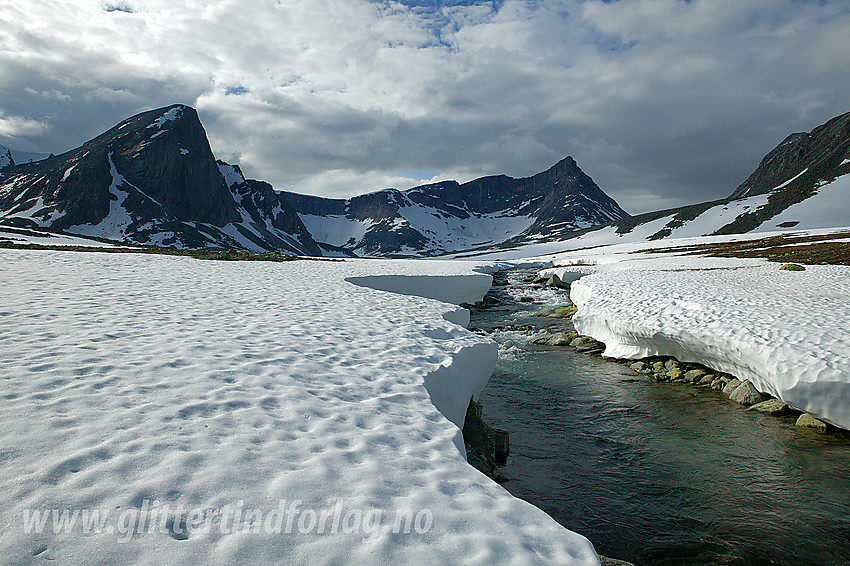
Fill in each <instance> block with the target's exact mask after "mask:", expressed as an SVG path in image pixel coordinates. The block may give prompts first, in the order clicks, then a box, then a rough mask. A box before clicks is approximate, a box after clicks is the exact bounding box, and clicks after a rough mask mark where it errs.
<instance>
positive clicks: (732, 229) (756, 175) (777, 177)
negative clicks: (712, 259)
mask: <svg viewBox="0 0 850 566" xmlns="http://www.w3.org/2000/svg"><path fill="white" fill-rule="evenodd" d="M848 158H850V112H848V113H846V114H842V115H841V116H837V117H835V118H833V119H832V120H830V121H829V122H827V123H826V124H823V125H821V126H818V127H817V128H815V129H814V130H812V131H811V132H809V133H808V134H804V133H798V134H791V135H790V136H788V137H787V138H785V140H784V141H783V142H782V143H780V144H779V145H778V146H777V147H776V148H774V149H773V150H772V151H771V152H770V153H768V154H767V155H766V156H765V157H764V159H763V160H762V162H761V163H760V164H759V166H758V168H757V169H756V170H755V171H754V172H753V174H752V175H750V176H749V178H747V180H746V181H744V182H743V183H742V184H741V185H740V186H739V187H738V188H737V189H735V192H733V193H732V195H731V196H730V197H729V200H734V199H739V198H745V197H751V196H755V195H761V194H768V195H769V196H768V201H767V205H766V206H764V207H761V208H760V209H759V210H756V211H753V212H751V213H749V214H745V215H742V216H740V217H738V218H736V219H735V221H734V222H731V223H729V224H727V225H726V226H723V227H722V228H720V229H719V230H717V232H716V233H717V234H737V233H740V232H747V231H749V230H752V229H753V228H755V227H757V226H760V225H761V224H762V223H763V222H765V221H766V220H769V219H771V218H773V217H774V216H776V215H777V214H779V213H780V212H782V211H783V210H785V209H786V208H788V207H790V206H792V205H794V204H797V203H799V202H802V201H804V200H806V199H808V198H811V197H813V196H814V195H816V194H817V192H818V187H820V186H821V185H824V184H827V183H830V182H832V181H833V180H835V179H836V178H837V177H839V176H840V175H843V174H847V173H850V164H848V163H845V160H846V159H848Z"/></svg>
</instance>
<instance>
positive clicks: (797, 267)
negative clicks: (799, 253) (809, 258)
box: [779, 263, 806, 271]
mask: <svg viewBox="0 0 850 566" xmlns="http://www.w3.org/2000/svg"><path fill="white" fill-rule="evenodd" d="M779 269H780V270H782V271H805V270H806V268H805V267H803V266H802V265H797V264H796V263H786V264H785V265H783V266H782V267H780V268H779Z"/></svg>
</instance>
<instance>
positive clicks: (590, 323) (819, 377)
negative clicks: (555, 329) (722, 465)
mask: <svg viewBox="0 0 850 566" xmlns="http://www.w3.org/2000/svg"><path fill="white" fill-rule="evenodd" d="M821 232H824V231H821ZM720 239H721V238H718V237H714V238H711V239H708V238H702V239H686V240H685V239H683V240H664V241H662V242H657V243H656V244H655V247H658V246H664V247H668V246H675V245H686V244H691V243H697V242H704V241H707V240H720ZM727 239H729V238H728V237H727ZM639 248H644V249H645V248H647V246H645V245H644V246H639V245H636V244H629V245H623V246H610V247H605V248H597V249H592V250H583V251H574V252H569V253H564V254H557V255H555V256H552V257H551V258H550V259H552V260H553V261H554V264H555V265H556V266H558V267H554V268H551V269H548V270H544V271H543V273H545V274H551V273H557V274H558V275H560V276H562V278H564V279H565V280H575V279H577V278H578V277H580V276H582V275H584V276H583V277H581V278H580V279H578V280H577V281H574V282H573V283H572V285H571V290H570V298H571V299H572V301H573V302H574V303H575V304H576V305H577V306H578V307H579V309H578V313H577V314H576V315H575V317H573V323H574V325H575V327H576V330H577V331H578V332H580V333H581V334H586V335H589V336H592V337H594V338H596V339H597V340H600V341H602V342H604V343H605V345H606V350H605V353H604V355H605V356H610V357H616V358H629V359H637V358H643V357H646V356H655V355H660V356H673V357H676V358H678V359H679V360H681V361H687V362H697V363H700V364H703V365H706V366H708V367H711V368H714V369H716V370H719V371H724V372H728V373H731V374H733V375H735V376H737V377H739V378H740V379H749V380H750V381H752V382H753V384H754V385H755V386H756V388H758V389H759V390H760V391H762V392H765V393H769V394H771V395H773V396H775V397H778V398H779V399H781V400H783V401H785V402H786V403H788V404H789V405H792V406H794V407H797V408H798V409H801V410H804V411H807V412H810V413H812V414H814V415H816V416H818V417H820V418H822V419H823V420H826V421H828V422H831V423H833V424H835V425H837V426H839V427H842V428H845V429H850V333H848V320H850V285H848V281H850V267H847V266H835V265H815V266H807V267H806V271H802V272H796V271H780V269H779V267H780V265H779V264H776V263H767V262H766V261H762V260H752V259H725V258H724V259H721V258H709V257H692V256H689V257H684V256H681V255H679V256H677V255H674V254H658V253H653V252H652V251H651V250H649V251H646V252H643V253H638V254H636V253H634V252H635V251H636V250H638V249H639Z"/></svg>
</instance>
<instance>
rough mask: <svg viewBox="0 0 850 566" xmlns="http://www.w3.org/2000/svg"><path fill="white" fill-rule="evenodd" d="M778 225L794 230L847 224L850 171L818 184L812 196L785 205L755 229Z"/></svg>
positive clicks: (848, 222)
mask: <svg viewBox="0 0 850 566" xmlns="http://www.w3.org/2000/svg"><path fill="white" fill-rule="evenodd" d="M780 224H786V225H789V224H790V225H793V227H794V229H795V230H798V229H808V228H835V227H840V226H847V225H848V224H850V174H845V175H842V176H841V177H838V178H837V179H835V180H834V181H832V182H831V183H828V184H825V185H821V186H820V187H818V189H817V194H816V195H815V196H813V197H811V198H808V199H806V200H804V201H803V202H799V203H797V204H794V205H792V206H790V207H788V208H786V209H785V210H783V211H782V212H780V213H779V214H778V215H777V216H774V217H773V218H771V219H770V221H769V222H765V223H764V224H762V225H761V226H759V227H758V228H757V229H756V230H755V232H763V231H772V230H776V226H778V225H780Z"/></svg>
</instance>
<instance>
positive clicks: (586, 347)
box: [576, 341, 605, 354]
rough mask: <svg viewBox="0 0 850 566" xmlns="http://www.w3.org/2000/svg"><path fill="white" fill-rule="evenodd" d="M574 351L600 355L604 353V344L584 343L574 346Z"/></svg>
mask: <svg viewBox="0 0 850 566" xmlns="http://www.w3.org/2000/svg"><path fill="white" fill-rule="evenodd" d="M576 351H578V352H581V353H584V354H594V353H602V352H604V351H605V344H603V343H602V342H596V341H593V342H585V343H584V344H579V345H578V346H576Z"/></svg>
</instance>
